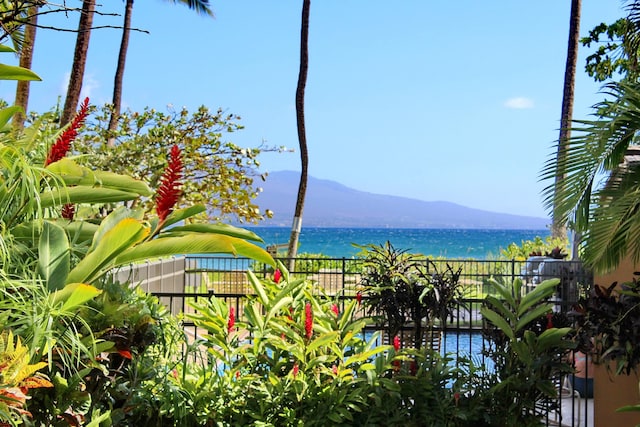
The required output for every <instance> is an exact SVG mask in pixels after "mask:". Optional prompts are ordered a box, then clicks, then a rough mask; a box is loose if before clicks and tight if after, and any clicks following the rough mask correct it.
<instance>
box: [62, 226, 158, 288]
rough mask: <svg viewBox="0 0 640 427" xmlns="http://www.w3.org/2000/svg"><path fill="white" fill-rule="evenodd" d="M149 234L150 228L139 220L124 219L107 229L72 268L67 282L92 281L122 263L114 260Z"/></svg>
mask: <svg viewBox="0 0 640 427" xmlns="http://www.w3.org/2000/svg"><path fill="white" fill-rule="evenodd" d="M148 234H149V229H148V228H146V227H144V226H143V225H142V224H141V223H140V222H139V221H136V220H135V219H133V218H126V219H123V220H122V221H120V222H119V223H118V224H117V225H116V226H115V227H112V228H111V229H110V230H109V231H107V232H106V233H105V235H104V236H103V237H102V239H101V240H100V242H99V243H98V244H97V245H96V247H95V248H94V250H93V251H91V252H89V253H88V254H87V255H86V256H85V257H84V258H83V259H82V261H80V262H79V263H78V265H76V267H75V268H74V269H73V270H71V272H70V273H69V276H68V278H67V283H75V282H88V283H90V282H91V281H93V280H95V279H96V278H97V277H98V276H99V275H100V274H102V273H104V272H105V271H106V270H107V269H109V268H111V267H114V266H117V265H122V263H120V264H118V263H117V262H114V261H115V260H116V259H117V257H118V256H119V255H121V254H123V253H124V252H125V251H126V250H127V249H129V248H131V247H132V246H134V245H135V244H136V243H139V242H140V241H142V240H143V239H144V238H145V237H147V236H148ZM125 263H126V262H125Z"/></svg>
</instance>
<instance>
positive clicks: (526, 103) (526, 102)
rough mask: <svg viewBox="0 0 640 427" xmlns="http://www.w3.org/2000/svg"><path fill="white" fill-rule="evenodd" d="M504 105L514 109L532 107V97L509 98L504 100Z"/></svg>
mask: <svg viewBox="0 0 640 427" xmlns="http://www.w3.org/2000/svg"><path fill="white" fill-rule="evenodd" d="M504 106H505V107H507V108H513V109H516V110H525V109H528V108H533V99H530V98H525V97H522V96H519V97H516V98H510V99H507V100H506V101H505V103H504Z"/></svg>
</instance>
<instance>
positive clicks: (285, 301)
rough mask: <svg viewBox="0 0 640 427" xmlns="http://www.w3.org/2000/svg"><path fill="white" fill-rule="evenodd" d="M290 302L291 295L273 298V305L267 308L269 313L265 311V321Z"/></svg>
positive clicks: (291, 299)
mask: <svg viewBox="0 0 640 427" xmlns="http://www.w3.org/2000/svg"><path fill="white" fill-rule="evenodd" d="M292 302H293V298H291V297H285V298H282V299H281V300H275V304H274V305H273V307H271V309H270V310H269V313H267V317H266V318H265V321H269V319H271V318H272V317H274V316H276V315H277V314H278V312H279V311H280V310H282V309H283V308H284V307H285V306H288V305H291V303H292Z"/></svg>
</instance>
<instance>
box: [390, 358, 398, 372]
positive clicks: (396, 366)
mask: <svg viewBox="0 0 640 427" xmlns="http://www.w3.org/2000/svg"><path fill="white" fill-rule="evenodd" d="M391 364H392V365H393V370H394V371H396V372H398V371H399V370H400V361H399V360H394V361H393V362H391Z"/></svg>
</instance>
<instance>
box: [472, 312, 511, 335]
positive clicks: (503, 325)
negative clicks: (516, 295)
mask: <svg viewBox="0 0 640 427" xmlns="http://www.w3.org/2000/svg"><path fill="white" fill-rule="evenodd" d="M480 313H481V314H482V316H483V317H484V318H486V319H487V320H488V321H490V322H491V323H493V324H494V325H495V326H497V327H498V328H499V329H500V330H501V331H502V332H504V334H505V335H506V336H508V337H509V338H511V339H514V338H515V334H514V332H513V329H511V326H509V324H508V323H507V321H506V320H505V319H504V318H503V317H501V316H500V315H499V314H498V313H496V312H495V311H493V310H491V309H489V308H487V307H482V308H481V309H480Z"/></svg>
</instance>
